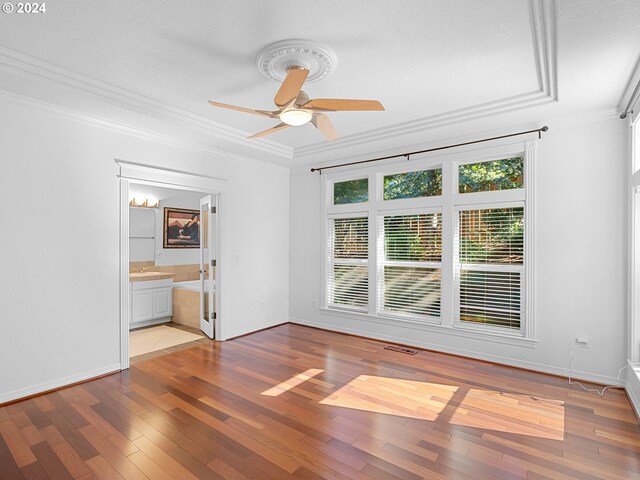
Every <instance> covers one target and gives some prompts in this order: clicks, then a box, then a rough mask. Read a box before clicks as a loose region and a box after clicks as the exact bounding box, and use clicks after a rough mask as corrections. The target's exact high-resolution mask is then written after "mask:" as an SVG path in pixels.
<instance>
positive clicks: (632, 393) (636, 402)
mask: <svg viewBox="0 0 640 480" xmlns="http://www.w3.org/2000/svg"><path fill="white" fill-rule="evenodd" d="M628 370H629V371H628V372H627V386H626V388H625V390H626V391H627V396H628V397H629V401H630V402H631V405H632V406H633V409H634V411H635V413H636V417H638V420H639V421H640V367H635V368H634V367H633V366H631V365H630V366H629V368H628Z"/></svg>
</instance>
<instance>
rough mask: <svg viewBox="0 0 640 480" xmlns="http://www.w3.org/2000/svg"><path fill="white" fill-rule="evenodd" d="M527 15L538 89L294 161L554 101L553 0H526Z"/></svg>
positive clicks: (339, 143)
mask: <svg viewBox="0 0 640 480" xmlns="http://www.w3.org/2000/svg"><path fill="white" fill-rule="evenodd" d="M529 16H530V22H531V32H532V37H533V49H534V59H535V67H536V74H537V81H538V89H537V90H535V91H532V92H526V93H522V94H520V95H515V96H512V97H508V98H503V99H498V100H494V101H490V102H486V103H482V104H478V105H475V106H472V107H466V108H461V109H458V110H452V111H449V112H444V113H439V114H436V115H430V116H428V117H423V118H420V119H417V120H411V121H408V122H403V123H399V124H395V125H391V126H389V127H383V128H378V129H374V130H368V131H366V132H362V133H357V134H354V135H348V136H346V137H342V138H339V139H337V140H334V141H333V142H331V143H327V142H323V143H315V144H313V145H308V146H304V147H299V148H296V149H295V150H294V158H295V159H296V160H298V159H303V158H305V157H312V156H315V155H318V154H324V153H328V152H332V151H336V150H340V149H343V148H346V147H354V146H358V145H362V144H367V143H369V142H371V141H380V140H385V139H387V138H390V137H398V136H399V135H410V134H413V133H418V132H424V131H425V130H429V129H434V128H439V127H443V126H446V125H450V124H452V123H458V122H463V121H467V120H476V119H479V118H483V117H488V116H493V115H498V114H501V113H505V112H509V111H511V110H519V109H523V108H528V107H532V106H537V105H543V104H547V103H553V102H557V100H558V86H557V83H558V81H557V80H558V78H557V69H556V64H557V55H556V46H557V43H556V21H555V17H556V14H555V0H529Z"/></svg>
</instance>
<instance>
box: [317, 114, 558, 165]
mask: <svg viewBox="0 0 640 480" xmlns="http://www.w3.org/2000/svg"><path fill="white" fill-rule="evenodd" d="M548 130H549V127H547V126H546V125H545V126H544V127H542V128H536V129H535V130H527V131H526V132H518V133H510V134H509V135H500V136H499V137H491V138H483V139H482V140H473V141H471V142H464V143H456V144H454V145H446V146H444V147H436V148H428V149H427V150H417V151H415V152H407V153H399V154H398V155H389V156H387V157H378V158H372V159H371V160H359V161H357V162H349V163H340V164H338V165H329V166H328V167H316V168H312V169H311V172H320V175H322V170H329V169H330V168H338V167H346V166H349V165H359V164H361V163H370V162H379V161H380V160H389V159H390V158H400V157H405V158H406V159H407V160H409V157H410V156H411V155H417V154H419V153H427V152H435V151H437V150H446V149H447V148H454V147H462V146H464V145H472V144H474V143H482V142H490V141H491V140H500V139H501V138H509V137H516V136H518V135H526V134H528V133H536V132H537V133H538V138H542V132H547V131H548Z"/></svg>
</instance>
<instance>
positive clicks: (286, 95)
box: [273, 67, 309, 107]
mask: <svg viewBox="0 0 640 480" xmlns="http://www.w3.org/2000/svg"><path fill="white" fill-rule="evenodd" d="M307 75H309V70H307V69H306V68H299V67H294V68H292V69H290V70H289V71H288V72H287V77H286V78H285V79H284V81H283V82H282V85H280V89H279V90H278V93H276V96H275V98H274V99H273V101H274V102H275V104H276V105H278V106H279V107H282V106H284V105H286V104H287V103H288V102H290V101H291V100H293V99H294V98H296V97H297V96H298V94H299V93H300V90H301V89H302V85H304V81H305V80H306V79H307Z"/></svg>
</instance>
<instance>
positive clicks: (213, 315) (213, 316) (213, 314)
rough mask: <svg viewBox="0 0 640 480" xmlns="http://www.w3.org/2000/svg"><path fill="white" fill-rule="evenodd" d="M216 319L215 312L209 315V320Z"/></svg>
mask: <svg viewBox="0 0 640 480" xmlns="http://www.w3.org/2000/svg"><path fill="white" fill-rule="evenodd" d="M216 317H217V315H216V312H213V313H212V314H211V320H215V319H216Z"/></svg>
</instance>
